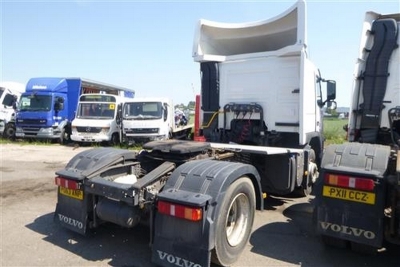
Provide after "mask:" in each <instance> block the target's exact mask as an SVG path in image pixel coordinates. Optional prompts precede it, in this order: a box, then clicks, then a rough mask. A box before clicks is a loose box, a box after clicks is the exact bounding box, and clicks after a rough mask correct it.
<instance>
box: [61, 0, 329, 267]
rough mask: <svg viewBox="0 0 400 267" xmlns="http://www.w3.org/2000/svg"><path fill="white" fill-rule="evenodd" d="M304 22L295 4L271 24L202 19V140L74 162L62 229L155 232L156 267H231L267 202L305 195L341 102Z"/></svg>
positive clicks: (67, 172)
mask: <svg viewBox="0 0 400 267" xmlns="http://www.w3.org/2000/svg"><path fill="white" fill-rule="evenodd" d="M305 14H306V12H305V2H304V1H299V2H297V3H296V4H295V5H293V6H292V7H291V8H289V9H288V10H287V11H286V12H284V13H282V14H281V15H279V16H277V17H275V18H273V19H271V20H266V21H260V22H255V23H241V24H221V23H214V22H209V21H203V20H201V21H200V23H199V24H198V27H197V32H196V35H195V40H194V51H193V52H194V53H193V57H194V59H195V61H197V62H199V63H200V70H201V79H202V80H201V83H202V87H201V96H200V98H201V101H200V102H201V103H197V104H198V107H199V108H200V107H201V112H197V113H196V115H197V116H198V118H197V119H198V120H199V121H200V125H201V126H202V127H201V129H199V133H200V134H202V135H203V137H204V139H205V140H206V142H197V141H186V140H160V141H152V142H148V143H145V144H144V145H143V146H142V148H143V149H142V150H141V151H140V152H137V151H133V150H127V149H116V148H109V147H107V148H94V149H90V150H86V151H84V152H81V153H79V154H78V155H76V156H75V157H74V158H72V159H71V160H70V161H69V163H68V164H67V166H66V167H65V168H64V169H63V170H60V171H57V172H56V175H57V177H56V180H55V182H56V184H57V186H58V199H57V206H56V210H55V214H54V220H55V222H57V223H59V224H60V225H62V226H63V227H65V228H67V229H70V230H72V231H75V232H78V233H81V234H85V233H87V232H88V231H90V230H91V229H95V228H96V227H101V225H102V224H103V223H110V222H111V223H114V224H116V225H119V226H122V227H126V228H132V227H135V226H136V225H138V224H139V223H140V222H143V223H148V225H149V228H150V229H149V236H150V243H151V249H152V262H153V263H154V264H155V265H158V266H165V267H176V266H192V267H206V266H210V264H211V262H212V263H215V264H218V265H222V266H230V265H232V264H233V263H234V262H235V261H236V260H237V258H238V257H239V256H240V254H241V252H242V251H243V249H244V248H245V247H246V246H247V242H248V240H249V238H250V235H251V232H252V226H253V221H254V216H255V214H256V210H263V205H264V201H263V198H264V197H265V196H266V194H267V193H268V194H287V193H291V192H293V191H295V190H299V192H300V193H303V194H308V193H309V192H310V188H311V187H312V185H313V183H314V182H315V179H316V177H317V174H318V164H317V163H316V162H317V161H318V160H319V159H320V157H321V153H322V143H323V136H322V132H321V129H322V117H321V113H322V112H321V109H322V107H323V106H324V104H325V103H326V102H330V101H333V100H334V98H335V83H333V82H328V83H327V84H328V85H329V89H330V90H329V91H330V92H329V94H328V96H327V99H326V100H323V99H322V96H321V89H320V85H321V83H322V82H323V81H324V80H323V79H322V78H321V76H320V74H319V72H318V70H317V69H316V68H315V67H314V66H313V64H312V63H311V62H310V60H309V59H308V57H307V51H306V49H307V40H306V39H305V37H306V28H305V25H306V24H305ZM196 109H197V107H196ZM196 124H197V122H196ZM116 249H117V248H116Z"/></svg>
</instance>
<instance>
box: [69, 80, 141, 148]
mask: <svg viewBox="0 0 400 267" xmlns="http://www.w3.org/2000/svg"><path fill="white" fill-rule="evenodd" d="M134 97H135V91H134V90H132V89H128V88H123V87H116V86H112V87H109V88H107V90H103V93H101V94H93V93H92V94H84V95H81V96H80V97H79V102H78V108H77V114H76V116H75V118H74V120H73V121H72V124H71V125H72V134H71V140H72V141H75V142H77V143H105V144H108V145H111V146H113V145H119V144H120V140H122V118H121V109H122V106H123V104H124V103H125V102H126V101H128V100H131V99H133V98H134Z"/></svg>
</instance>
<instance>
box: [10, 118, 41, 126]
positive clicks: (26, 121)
mask: <svg viewBox="0 0 400 267" xmlns="http://www.w3.org/2000/svg"><path fill="white" fill-rule="evenodd" d="M17 123H20V124H25V125H29V124H35V125H46V123H47V120H46V119H18V120H17Z"/></svg>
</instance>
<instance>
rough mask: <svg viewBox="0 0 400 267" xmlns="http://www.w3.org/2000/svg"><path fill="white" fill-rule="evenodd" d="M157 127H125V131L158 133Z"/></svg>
mask: <svg viewBox="0 0 400 267" xmlns="http://www.w3.org/2000/svg"><path fill="white" fill-rule="evenodd" d="M158 130H159V128H134V129H125V132H126V133H134V134H150V133H158Z"/></svg>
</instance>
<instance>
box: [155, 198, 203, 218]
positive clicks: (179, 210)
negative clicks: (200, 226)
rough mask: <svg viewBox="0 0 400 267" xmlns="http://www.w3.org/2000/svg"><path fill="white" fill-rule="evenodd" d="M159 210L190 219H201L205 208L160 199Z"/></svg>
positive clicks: (162, 212)
mask: <svg viewBox="0 0 400 267" xmlns="http://www.w3.org/2000/svg"><path fill="white" fill-rule="evenodd" d="M157 207H158V212H160V213H161V214H166V215H170V216H174V217H178V218H181V219H186V220H190V221H200V220H201V219H202V218H203V209H202V208H195V207H190V206H183V205H179V204H172V203H169V202H165V201H158V204H157Z"/></svg>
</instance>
